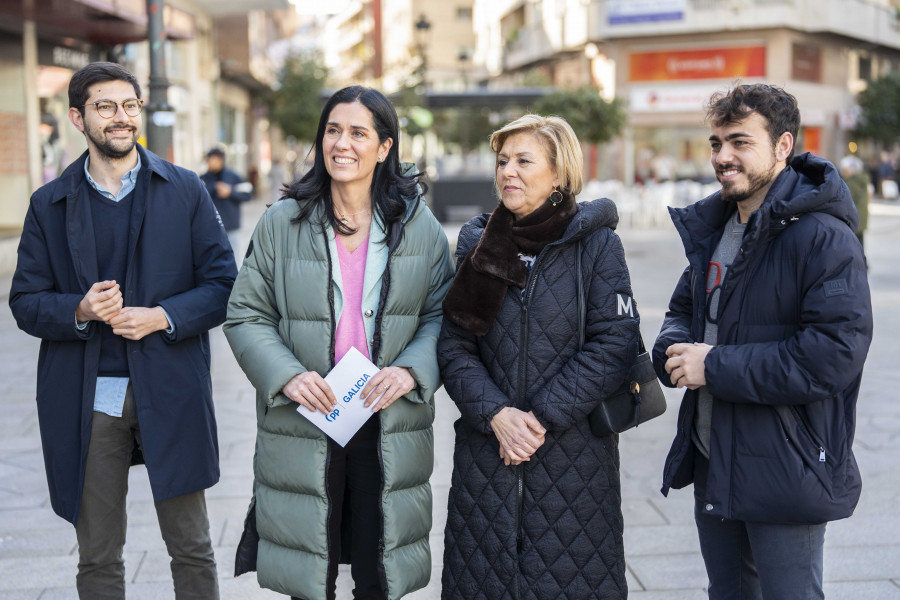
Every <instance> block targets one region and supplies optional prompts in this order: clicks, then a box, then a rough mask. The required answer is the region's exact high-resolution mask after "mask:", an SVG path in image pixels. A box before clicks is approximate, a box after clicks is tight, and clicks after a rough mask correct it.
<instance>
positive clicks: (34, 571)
mask: <svg viewBox="0 0 900 600" xmlns="http://www.w3.org/2000/svg"><path fill="white" fill-rule="evenodd" d="M77 563H78V559H77V557H74V556H41V557H29V558H4V559H0V590H2V591H11V590H31V589H36V588H38V587H44V586H66V585H74V584H75V573H76V571H77Z"/></svg>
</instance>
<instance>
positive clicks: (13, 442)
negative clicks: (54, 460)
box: [0, 408, 44, 464]
mask: <svg viewBox="0 0 900 600" xmlns="http://www.w3.org/2000/svg"><path fill="white" fill-rule="evenodd" d="M32 410H34V408H32ZM26 452H36V453H37V455H38V456H40V457H41V464H43V456H44V455H43V453H42V452H43V451H42V450H41V438H40V436H39V435H34V434H32V433H30V432H29V433H28V435H25V434H24V433H21V432H20V434H19V435H10V436H6V437H0V456H2V457H3V459H4V460H9V457H10V455H12V456H15V455H16V454H18V453H26Z"/></svg>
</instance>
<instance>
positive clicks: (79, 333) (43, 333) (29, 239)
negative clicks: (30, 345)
mask: <svg viewBox="0 0 900 600" xmlns="http://www.w3.org/2000/svg"><path fill="white" fill-rule="evenodd" d="M84 292H85V293H87V290H85V291H84ZM83 297H84V294H72V293H63V292H60V291H59V290H58V287H57V284H56V281H55V280H54V277H53V269H52V263H51V260H50V251H49V248H48V246H47V239H46V237H45V235H44V229H43V227H42V224H41V219H40V215H39V211H38V210H37V209H36V208H35V201H34V198H33V197H32V202H31V205H30V206H29V207H28V214H27V215H26V216H25V223H24V225H23V227H22V237H21V238H20V240H19V251H18V262H17V264H16V271H15V274H14V275H13V280H12V286H11V288H10V291H9V307H10V309H11V311H12V314H13V317H15V319H16V323H17V324H18V326H19V328H20V329H22V330H23V331H25V332H26V333H28V334H30V335H33V336H35V337H39V338H41V339H44V340H49V341H60V342H66V341H78V340H85V339H88V338H89V337H90V336H91V335H93V333H94V331H95V329H96V328H95V327H94V324H93V322H91V323H89V324H88V326H87V327H86V328H85V329H83V330H78V329H76V328H75V309H77V308H78V303H79V302H81V299H82V298H83Z"/></svg>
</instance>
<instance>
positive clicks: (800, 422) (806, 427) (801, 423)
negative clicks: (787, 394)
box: [790, 406, 827, 463]
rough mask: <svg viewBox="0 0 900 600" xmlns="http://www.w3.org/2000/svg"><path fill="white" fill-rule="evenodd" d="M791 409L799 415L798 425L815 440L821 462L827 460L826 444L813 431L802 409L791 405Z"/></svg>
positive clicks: (796, 415)
mask: <svg viewBox="0 0 900 600" xmlns="http://www.w3.org/2000/svg"><path fill="white" fill-rule="evenodd" d="M790 409H791V412H792V413H794V416H795V417H797V425H798V426H799V427H800V429H802V430H804V431H805V432H806V435H807V436H809V439H811V440H812V441H813V444H815V446H816V449H817V450H818V451H819V462H820V463H823V462H825V461H826V460H827V453H826V452H825V444H823V443H822V440H821V439H820V438H819V436H818V435H816V433H815V432H814V431H813V428H812V427H810V426H809V425H808V424H807V423H806V419H805V418H804V417H803V415H802V414H801V413H800V409H799V408H797V407H796V406H791V407H790Z"/></svg>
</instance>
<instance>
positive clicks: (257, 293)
mask: <svg viewBox="0 0 900 600" xmlns="http://www.w3.org/2000/svg"><path fill="white" fill-rule="evenodd" d="M271 217H272V209H270V210H267V211H266V212H265V214H263V217H262V219H260V221H259V223H258V224H257V225H256V231H254V232H253V237H252V238H251V241H250V248H251V251H250V253H249V254H248V256H247V257H246V258H244V262H243V264H242V265H241V272H240V273H239V274H238V278H237V281H235V284H234V290H233V291H232V292H231V298H230V299H229V301H228V317H227V318H226V320H225V326H224V328H223V329H224V331H225V337H226V338H227V339H228V343H229V345H231V350H232V352H234V356H235V358H237V361H238V364H240V365H241V369H243V370H244V373H245V374H246V375H247V378H248V379H249V380H250V383H252V384H253V387H254V388H256V390H257V392H258V393H260V394H262V395H263V396H264V397H265V398H266V403H267V404H268V405H269V406H283V405H287V404H292V403H293V401H292V400H290V399H289V398H288V397H287V396H285V395H284V394H282V393H281V390H282V388H283V387H284V386H285V385H286V384H287V382H288V381H290V380H291V379H292V378H293V377H294V376H296V375H299V374H300V373H305V372H306V371H307V369H306V368H305V367H304V366H303V365H302V364H301V363H300V361H299V360H297V357H296V356H294V353H293V352H291V349H290V348H288V347H287V345H285V343H284V340H282V338H281V335H280V334H279V333H278V325H279V323H280V321H281V314H280V312H279V310H278V304H277V301H276V298H275V287H274V283H273V282H274V269H275V247H274V242H273V240H274V236H273V231H272V228H273V223H272V218H271Z"/></svg>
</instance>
